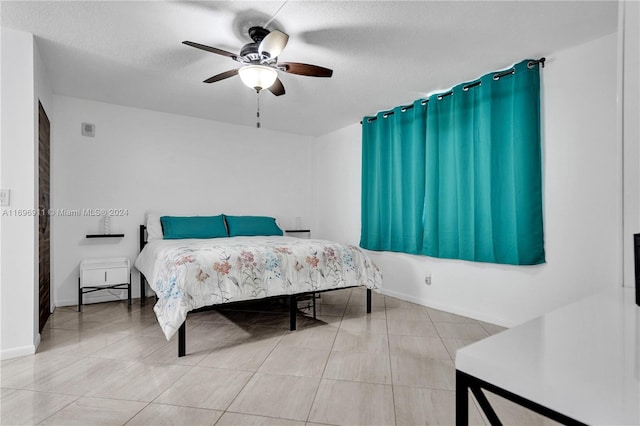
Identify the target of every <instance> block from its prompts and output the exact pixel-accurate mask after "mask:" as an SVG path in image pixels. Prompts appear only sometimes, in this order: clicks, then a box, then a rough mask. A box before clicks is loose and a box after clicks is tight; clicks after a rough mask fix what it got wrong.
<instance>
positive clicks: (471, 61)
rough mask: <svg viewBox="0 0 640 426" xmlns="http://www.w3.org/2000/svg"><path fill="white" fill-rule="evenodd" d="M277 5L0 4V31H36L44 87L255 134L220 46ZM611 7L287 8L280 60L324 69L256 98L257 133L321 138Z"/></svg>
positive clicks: (554, 42)
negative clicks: (329, 72)
mask: <svg viewBox="0 0 640 426" xmlns="http://www.w3.org/2000/svg"><path fill="white" fill-rule="evenodd" d="M282 3H283V2H281V1H263V2H244V1H233V2H219V1H212V2H196V1H172V2H163V1H142V2H133V1H123V2H119V1H84V2H71V1H44V2H37V1H25V2H15V1H2V2H1V3H0V15H1V23H2V26H3V27H8V28H13V29H17V30H22V31H27V32H30V33H33V34H34V35H35V36H36V40H37V45H38V48H39V50H40V53H41V55H42V58H43V60H44V63H45V66H46V69H47V73H48V76H49V78H50V82H51V86H52V88H53V91H54V93H56V94H60V95H68V96H74V97H79V98H86V99H92V100H97V101H102V102H108V103H113V104H119V105H127V106H134V107H140V108H145V109H150V110H156V111H164V112H170V113H176V114H182V115H188V116H193V117H201V118H206V119H211V120H216V121H222V122H228V123H234V124H240V125H247V126H255V108H256V94H255V92H254V91H252V90H251V89H248V88H247V87H245V86H244V85H243V84H242V82H241V81H240V78H239V77H233V78H229V79H226V80H223V81H220V82H217V83H213V84H205V83H202V81H203V80H204V79H206V78H208V77H211V76H212V75H214V74H218V73H219V72H222V71H226V70H229V69H232V68H238V66H239V64H238V63H237V62H234V61H232V60H231V59H229V58H226V57H223V56H218V55H214V54H211V53H207V52H204V51H201V50H197V49H194V48H191V47H187V46H185V45H182V44H181V42H182V41H183V40H191V41H195V42H198V43H202V44H207V45H210V46H215V47H218V48H221V49H225V50H229V51H231V52H234V53H236V52H238V51H239V49H240V47H241V46H242V45H243V44H244V43H246V42H248V41H250V40H249V39H248V36H247V35H245V32H246V29H247V28H248V27H249V26H251V25H254V24H257V25H264V24H265V23H266V22H267V21H268V20H269V18H270V17H271V16H272V15H273V14H274V13H275V12H276V11H277V10H278V8H279V7H280V6H281V5H282ZM616 25H617V2H616V1H602V2H597V1H566V2H564V1H548V2H545V1H492V2H484V1H406V2H405V1H371V2H369V1H294V0H289V1H288V2H287V3H286V4H285V5H284V7H283V8H282V9H281V10H280V12H279V13H278V14H277V16H276V19H275V21H274V22H273V23H272V24H271V25H270V26H269V28H271V29H274V28H278V29H280V30H282V31H284V32H286V33H288V34H289V35H290V39H289V44H288V45H287V47H286V49H285V50H284V51H283V52H282V54H281V55H280V58H279V59H280V60H281V61H290V62H307V63H311V64H316V65H321V66H325V67H328V68H332V69H333V70H334V74H333V77H332V78H331V79H325V78H312V77H303V76H297V75H291V74H286V73H282V72H281V73H280V79H281V80H282V82H283V83H284V86H285V88H286V91H287V94H286V95H284V96H280V97H275V96H273V95H272V94H271V93H269V92H264V93H263V94H261V115H262V127H263V128H269V129H274V130H281V131H285V132H291V133H299V134H306V135H315V136H317V135H322V134H326V133H328V132H331V131H334V130H337V129H340V128H342V127H344V126H347V125H349V124H353V123H355V122H357V121H359V120H360V119H361V118H362V116H364V115H369V114H374V113H376V112H377V111H379V110H383V109H387V108H391V107H393V106H396V105H402V104H407V103H410V102H411V101H413V100H414V99H417V98H420V97H422V96H424V95H425V94H426V93H429V92H432V91H434V90H437V89H446V88H448V87H450V86H453V85H455V84H457V83H460V82H463V81H468V80H471V79H474V78H475V77H477V76H480V75H482V74H484V73H486V72H490V71H493V70H497V69H501V68H506V67H508V66H510V65H511V64H512V63H514V62H518V61H520V60H522V59H525V58H537V57H540V56H547V57H548V59H549V60H548V62H547V64H548V66H550V67H552V66H553V53H554V52H557V51H559V50H562V49H565V48H568V47H571V46H575V45H578V44H581V43H584V42H586V41H589V40H592V39H595V38H597V37H600V36H602V35H605V34H608V33H611V32H613V31H615V30H616Z"/></svg>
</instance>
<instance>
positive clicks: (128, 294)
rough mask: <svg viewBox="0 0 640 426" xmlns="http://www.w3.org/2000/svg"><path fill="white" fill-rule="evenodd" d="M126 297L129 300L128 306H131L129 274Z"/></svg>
mask: <svg viewBox="0 0 640 426" xmlns="http://www.w3.org/2000/svg"><path fill="white" fill-rule="evenodd" d="M127 296H128V298H129V306H131V274H129V284H128V285H127Z"/></svg>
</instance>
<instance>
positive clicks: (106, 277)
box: [78, 257, 131, 312]
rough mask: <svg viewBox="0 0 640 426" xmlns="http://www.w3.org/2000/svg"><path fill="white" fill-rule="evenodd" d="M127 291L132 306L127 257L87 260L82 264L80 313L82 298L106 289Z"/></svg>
mask: <svg viewBox="0 0 640 426" xmlns="http://www.w3.org/2000/svg"><path fill="white" fill-rule="evenodd" d="M111 288H113V289H120V290H127V298H128V300H129V306H131V272H130V269H129V259H127V258H126V257H115V258H103V259H86V260H83V261H82V262H80V277H79V278H78V312H82V296H83V295H84V294H86V293H91V292H94V291H99V290H106V289H111Z"/></svg>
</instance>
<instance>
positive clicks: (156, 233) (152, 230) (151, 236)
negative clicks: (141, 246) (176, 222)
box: [147, 212, 166, 241]
mask: <svg viewBox="0 0 640 426" xmlns="http://www.w3.org/2000/svg"><path fill="white" fill-rule="evenodd" d="M161 216H166V215H164V214H159V213H157V212H147V241H151V240H162V239H163V238H164V235H163V234H162V225H161V224H160V217H161Z"/></svg>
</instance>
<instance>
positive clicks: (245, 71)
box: [182, 26, 333, 96]
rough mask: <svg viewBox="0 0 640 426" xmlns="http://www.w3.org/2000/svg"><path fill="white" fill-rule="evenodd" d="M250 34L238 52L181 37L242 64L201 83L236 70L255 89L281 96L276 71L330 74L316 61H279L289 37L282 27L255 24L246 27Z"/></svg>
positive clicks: (282, 87) (194, 44)
mask: <svg viewBox="0 0 640 426" xmlns="http://www.w3.org/2000/svg"><path fill="white" fill-rule="evenodd" d="M249 37H251V40H253V42H252V43H247V44H245V45H244V46H243V47H242V49H240V53H239V54H238V55H236V54H234V53H231V52H228V51H226V50H222V49H218V48H216V47H211V46H206V45H204V44H200V43H194V42H192V41H183V42H182V43H183V44H186V45H187V46H191V47H195V48H197V49H202V50H206V51H207V52H211V53H216V54H218V55H222V56H227V57H229V58H231V59H233V60H234V61H236V62H239V63H241V64H242V65H243V66H242V67H240V68H237V69H232V70H229V71H225V72H222V73H220V74H216V75H214V76H213V77H209V78H208V79H206V80H204V83H214V82H216V81H220V80H224V79H226V78H229V77H233V76H235V75H237V74H239V75H240V78H241V79H242V82H243V83H244V84H245V85H246V86H248V87H250V88H252V89H255V90H256V92H258V93H259V92H260V91H261V90H262V89H268V90H269V91H270V92H271V93H273V94H274V95H276V96H281V95H284V94H285V90H284V86H283V85H282V81H280V79H279V78H278V71H283V72H287V73H289V74H297V75H306V76H310V77H331V76H332V75H333V71H332V70H330V69H329V68H324V67H320V66H317V65H310V64H303V63H300V62H278V55H280V52H282V50H283V49H284V48H285V46H286V45H287V42H288V40H289V36H288V35H287V34H285V33H283V32H282V31H279V30H273V31H269V30H267V29H266V28H263V27H258V26H256V27H251V28H249Z"/></svg>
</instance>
